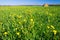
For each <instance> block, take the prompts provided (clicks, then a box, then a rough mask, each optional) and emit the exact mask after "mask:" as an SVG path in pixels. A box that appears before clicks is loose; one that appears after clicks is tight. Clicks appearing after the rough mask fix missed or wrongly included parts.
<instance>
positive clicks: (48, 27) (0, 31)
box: [0, 6, 60, 40]
mask: <svg viewBox="0 0 60 40" xmlns="http://www.w3.org/2000/svg"><path fill="white" fill-rule="evenodd" d="M0 40H60V6H49V7H43V6H0Z"/></svg>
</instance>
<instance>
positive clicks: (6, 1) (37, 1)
mask: <svg viewBox="0 0 60 40" xmlns="http://www.w3.org/2000/svg"><path fill="white" fill-rule="evenodd" d="M44 3H48V4H60V0H0V5H42V4H44Z"/></svg>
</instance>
